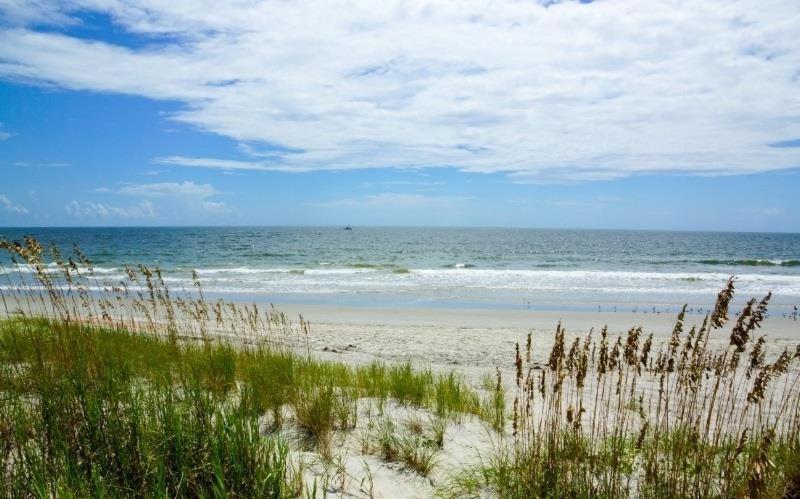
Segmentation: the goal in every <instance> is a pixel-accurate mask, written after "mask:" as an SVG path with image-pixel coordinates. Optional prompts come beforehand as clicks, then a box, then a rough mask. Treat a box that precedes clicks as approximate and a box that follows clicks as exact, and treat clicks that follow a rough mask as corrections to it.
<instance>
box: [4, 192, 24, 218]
mask: <svg viewBox="0 0 800 499" xmlns="http://www.w3.org/2000/svg"><path fill="white" fill-rule="evenodd" d="M0 206H2V207H3V208H5V209H6V210H8V211H11V212H13V213H17V214H19V215H25V214H26V213H28V209H27V208H25V207H24V206H20V205H18V204H14V203H12V202H11V200H10V199H8V198H7V197H6V196H5V195H3V194H0Z"/></svg>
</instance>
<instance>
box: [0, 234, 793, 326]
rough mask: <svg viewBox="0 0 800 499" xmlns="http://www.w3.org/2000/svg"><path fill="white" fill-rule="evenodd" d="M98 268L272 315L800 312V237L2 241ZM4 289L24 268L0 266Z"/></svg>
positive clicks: (1, 260)
mask: <svg viewBox="0 0 800 499" xmlns="http://www.w3.org/2000/svg"><path fill="white" fill-rule="evenodd" d="M24 235H32V236H34V237H36V238H38V239H39V240H40V241H41V242H42V243H43V244H51V243H53V244H56V245H57V246H59V247H60V248H61V250H62V251H63V252H64V253H65V254H68V253H69V251H70V249H71V247H72V245H73V244H76V245H78V246H79V247H80V248H81V249H82V250H83V252H84V253H86V254H87V255H88V256H89V257H90V259H91V260H92V264H93V267H94V270H95V274H96V276H97V281H94V282H93V283H91V284H92V285H93V286H94V287H95V288H96V289H100V288H102V287H103V286H104V285H111V284H114V283H117V282H119V281H121V280H124V279H125V273H124V269H125V266H126V265H127V266H135V265H137V264H140V263H142V264H145V265H148V266H158V267H159V268H160V269H161V270H162V272H163V275H164V278H165V281H166V283H167V285H168V286H169V287H170V288H171V289H172V290H174V291H176V292H177V291H180V290H190V289H192V288H193V286H192V281H191V276H192V270H195V271H196V272H197V274H198V275H199V277H200V280H201V283H202V286H203V288H204V291H205V292H206V293H207V295H210V296H213V297H225V298H228V299H234V300H247V301H254V300H255V301H259V302H274V303H323V304H332V305H346V306H380V307H415V306H422V307H474V308H525V309H536V310H561V309H569V310H594V311H606V312H612V311H615V310H616V311H627V312H630V311H637V312H642V313H644V312H650V313H663V312H676V311H677V310H678V309H679V308H680V306H681V305H683V304H684V303H686V304H688V305H689V306H690V307H691V308H692V309H693V311H700V312H701V311H702V310H706V309H707V308H708V307H709V306H711V305H713V301H714V298H715V296H716V293H717V292H718V291H719V290H720V288H721V287H722V286H723V285H724V284H725V282H726V280H727V279H728V278H729V277H730V276H732V275H735V276H736V293H737V294H736V296H737V302H738V303H739V304H741V302H742V301H743V300H744V299H746V298H749V297H751V296H754V297H759V298H760V297H761V296H763V295H764V294H766V293H767V292H769V291H772V292H773V293H774V297H773V300H772V306H771V311H772V313H773V314H774V313H778V314H784V315H791V314H792V313H794V311H795V310H796V309H795V306H798V305H800V234H771V233H760V234H757V233H723V232H664V231H611V230H538V229H501V228H395V227H391V228H389V227H355V228H353V230H343V229H342V228H339V227H335V228H332V227H180V228H177V227H174V228H169V227H162V228H28V229H25V228H5V229H3V228H0V237H4V238H6V239H10V240H21V239H22V237H23V236H24ZM0 264H2V269H0V286H1V287H6V288H7V287H8V286H13V285H15V283H18V281H19V280H20V279H24V274H25V273H26V272H29V271H30V269H27V268H25V267H24V266H19V265H14V264H13V263H12V262H11V261H10V260H9V259H8V257H7V255H0Z"/></svg>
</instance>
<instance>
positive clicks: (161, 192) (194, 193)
mask: <svg viewBox="0 0 800 499" xmlns="http://www.w3.org/2000/svg"><path fill="white" fill-rule="evenodd" d="M95 192H101V193H114V194H122V195H125V196H135V197H170V196H186V197H191V198H199V199H204V198H208V197H211V196H215V195H217V194H219V191H217V190H216V189H215V188H214V186H212V185H211V184H197V183H195V182H193V181H191V180H187V181H184V182H157V183H151V184H123V185H122V186H120V187H118V188H110V187H100V188H98V189H95Z"/></svg>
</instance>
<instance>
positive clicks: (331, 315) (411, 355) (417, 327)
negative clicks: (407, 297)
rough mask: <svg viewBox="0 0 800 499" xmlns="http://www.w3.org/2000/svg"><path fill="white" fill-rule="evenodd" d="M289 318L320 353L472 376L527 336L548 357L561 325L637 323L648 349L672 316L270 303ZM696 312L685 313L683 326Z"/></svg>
mask: <svg viewBox="0 0 800 499" xmlns="http://www.w3.org/2000/svg"><path fill="white" fill-rule="evenodd" d="M276 307H277V308H278V309H280V310H282V311H284V312H286V313H287V314H289V315H290V316H297V315H298V314H302V315H303V317H304V318H306V319H307V320H309V321H311V336H310V340H311V347H312V350H313V351H314V352H315V353H316V354H317V355H319V356H321V357H322V358H326V359H331V360H339V361H343V362H355V363H362V362H369V361H371V360H376V359H377V360H383V361H388V362H404V361H409V362H412V363H414V364H415V365H418V366H420V367H431V368H432V369H434V370H437V371H440V370H457V371H460V372H462V373H463V374H464V375H465V376H467V378H468V379H470V380H472V381H476V380H478V379H479V378H480V377H481V376H483V375H485V374H487V373H488V374H492V373H494V370H495V368H496V367H500V368H501V369H503V370H505V369H509V370H510V369H511V368H512V367H513V355H514V346H515V343H516V342H520V343H524V342H525V339H526V336H527V334H528V333H529V332H532V333H533V343H534V361H538V362H542V361H544V359H545V357H546V356H547V355H548V354H549V351H550V347H551V346H552V339H553V334H554V332H555V329H556V326H557V324H558V323H559V322H560V323H561V324H562V326H563V327H565V328H566V330H567V332H568V336H574V335H581V336H582V335H585V334H587V333H588V332H589V331H590V330H591V329H592V328H594V332H595V334H598V333H599V331H600V329H601V328H602V327H603V326H606V325H607V326H608V331H609V335H610V336H617V335H622V334H624V333H626V332H627V331H628V330H629V329H630V328H631V327H634V326H642V327H643V328H644V333H645V335H646V334H649V333H653V336H654V349H655V350H657V346H658V344H659V343H660V342H661V341H665V340H666V339H667V338H668V337H669V335H670V334H671V332H672V327H673V325H674V324H675V319H676V316H677V314H664V313H662V314H652V313H647V314H645V313H636V314H634V313H630V312H627V313H615V312H541V311H527V310H476V309H422V308H420V309H405V308H396V309H390V308H347V307H336V306H327V305H293V304H276ZM702 320H703V315H700V314H687V317H686V324H687V328H686V329H687V330H688V327H690V326H691V325H692V324H698V325H699V324H700V323H701V322H702ZM727 334H728V333H727V330H725V329H723V330H722V331H718V332H716V333H715V334H714V335H712V338H711V344H712V345H713V344H716V345H718V346H724V345H725V344H726V343H727V342H728V340H729V337H728V336H727ZM759 334H767V335H768V336H767V338H768V339H769V342H768V343H769V344H770V345H771V347H770V350H772V351H778V350H781V349H783V347H784V346H792V347H793V346H794V345H796V344H797V343H800V321H798V320H793V319H790V318H785V317H769V318H768V319H767V320H766V321H765V322H764V325H763V327H762V329H761V330H760V333H759Z"/></svg>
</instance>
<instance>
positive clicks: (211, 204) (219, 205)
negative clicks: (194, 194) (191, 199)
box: [200, 201, 233, 215]
mask: <svg viewBox="0 0 800 499" xmlns="http://www.w3.org/2000/svg"><path fill="white" fill-rule="evenodd" d="M200 208H201V209H202V210H203V211H204V212H206V213H210V214H212V215H227V214H229V213H233V209H232V208H231V207H229V206H228V205H226V204H225V203H224V202H222V201H203V202H202V203H200Z"/></svg>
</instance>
